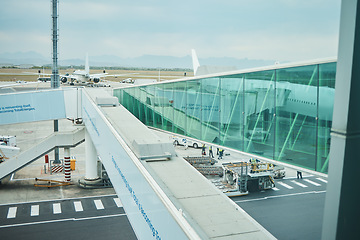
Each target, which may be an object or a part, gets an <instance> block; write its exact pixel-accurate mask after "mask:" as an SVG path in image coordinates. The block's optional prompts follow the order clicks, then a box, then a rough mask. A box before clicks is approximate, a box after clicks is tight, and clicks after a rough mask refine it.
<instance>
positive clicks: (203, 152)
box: [201, 144, 206, 155]
mask: <svg viewBox="0 0 360 240" xmlns="http://www.w3.org/2000/svg"><path fill="white" fill-rule="evenodd" d="M201 155H206V151H205V144H203V145H202V147H201Z"/></svg>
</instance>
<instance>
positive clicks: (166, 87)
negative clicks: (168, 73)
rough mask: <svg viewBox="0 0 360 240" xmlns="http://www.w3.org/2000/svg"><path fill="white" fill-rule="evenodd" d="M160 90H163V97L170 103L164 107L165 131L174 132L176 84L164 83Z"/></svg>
mask: <svg viewBox="0 0 360 240" xmlns="http://www.w3.org/2000/svg"><path fill="white" fill-rule="evenodd" d="M159 88H162V91H163V97H164V99H166V100H167V101H168V104H166V105H164V107H163V121H164V122H163V129H164V130H166V131H170V132H173V131H174V129H173V122H174V107H173V103H174V84H173V83H164V84H161V85H159Z"/></svg>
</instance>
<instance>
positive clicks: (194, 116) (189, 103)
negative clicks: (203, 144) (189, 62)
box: [186, 80, 201, 139]
mask: <svg viewBox="0 0 360 240" xmlns="http://www.w3.org/2000/svg"><path fill="white" fill-rule="evenodd" d="M200 87H201V86H200V80H193V81H187V87H186V92H187V95H186V97H187V99H186V110H187V111H186V133H187V136H190V137H193V138H197V139H201V111H200V109H201V90H200V89H201V88H200Z"/></svg>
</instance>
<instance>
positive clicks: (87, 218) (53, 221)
mask: <svg viewBox="0 0 360 240" xmlns="http://www.w3.org/2000/svg"><path fill="white" fill-rule="evenodd" d="M121 216H126V213H120V214H113V215H103V216H95V217H85V218H64V219H55V220H48V221H40V222H28V223H18V224H9V225H3V226H0V229H1V228H10V227H22V226H30V225H38V224H46V223H56V222H67V221H84V220H92V219H99V218H111V217H121Z"/></svg>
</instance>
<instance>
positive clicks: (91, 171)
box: [85, 130, 99, 181]
mask: <svg viewBox="0 0 360 240" xmlns="http://www.w3.org/2000/svg"><path fill="white" fill-rule="evenodd" d="M85 158H86V161H85V164H86V166H85V180H87V181H92V180H97V179H99V176H98V169H97V152H96V149H95V146H94V144H93V142H92V140H91V137H90V135H89V133H88V131H87V130H85Z"/></svg>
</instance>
